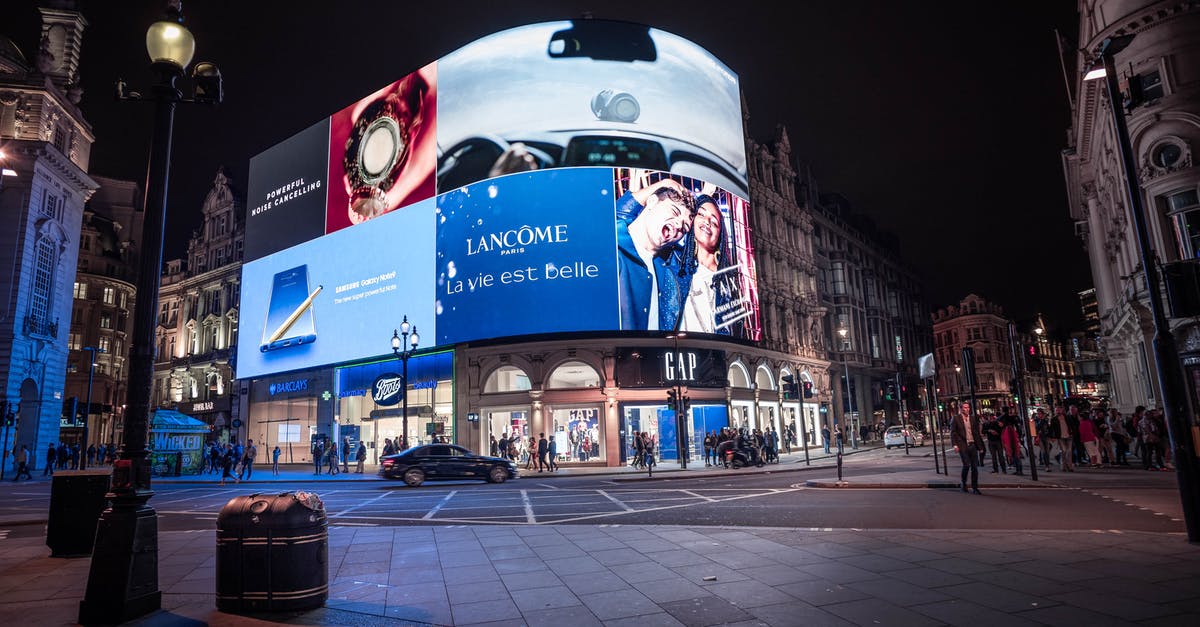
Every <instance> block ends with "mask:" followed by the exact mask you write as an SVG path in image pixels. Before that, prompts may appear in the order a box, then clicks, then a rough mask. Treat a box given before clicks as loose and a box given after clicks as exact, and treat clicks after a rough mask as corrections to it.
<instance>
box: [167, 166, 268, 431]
mask: <svg viewBox="0 0 1200 627" xmlns="http://www.w3.org/2000/svg"><path fill="white" fill-rule="evenodd" d="M201 212H202V214H203V220H204V221H203V223H202V224H201V226H200V229H199V230H197V231H196V232H194V233H192V237H191V239H190V240H189V241H188V251H187V259H186V260H184V259H172V260H170V261H168V262H167V267H166V271H165V272H164V273H163V277H162V284H161V287H160V291H159V313H158V328H157V331H156V337H157V342H158V351H157V354H158V360H157V362H156V363H155V365H154V391H153V392H154V395H153V403H154V405H155V406H156V407H169V408H172V409H177V410H179V411H181V412H183V413H185V414H188V415H190V416H193V417H195V418H198V419H200V420H203V421H204V422H206V423H208V424H209V425H210V427H211V428H212V432H213V437H214V438H217V439H222V440H225V439H227V438H228V437H229V430H230V429H231V428H233V420H234V419H235V418H236V417H237V415H238V402H237V398H238V395H237V392H236V390H237V386H236V385H235V384H234V379H235V378H236V377H235V375H234V363H233V362H234V354H235V351H234V348H235V346H236V345H237V339H238V298H239V286H240V282H241V267H242V243H243V239H242V238H243V233H244V230H245V229H244V225H245V208H244V203H243V201H242V200H241V199H240V198H238V197H237V196H236V195H235V194H234V191H233V189H232V188H231V187H230V185H229V179H228V178H227V177H226V176H225V173H224V171H218V172H217V176H216V178H215V179H214V180H213V187H212V189H211V190H209V192H208V195H207V196H206V197H205V198H204V205H203V206H202V208H201Z"/></svg>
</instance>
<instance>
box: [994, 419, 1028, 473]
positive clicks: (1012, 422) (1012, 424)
mask: <svg viewBox="0 0 1200 627" xmlns="http://www.w3.org/2000/svg"><path fill="white" fill-rule="evenodd" d="M1011 409H1012V408H1011V407H1008V406H1005V407H1004V415H1003V416H1001V417H1000V425H1001V426H1002V427H1003V429H1002V430H1001V431H1000V445H1001V448H1002V449H1003V452H1004V456H1005V457H1007V458H1008V464H1009V465H1010V466H1012V467H1013V474H1014V475H1022V476H1023V475H1024V474H1025V473H1024V472H1022V467H1021V436H1020V431H1019V430H1018V429H1017V425H1018V424H1020V419H1019V418H1017V417H1016V416H1014V415H1013V413H1012V411H1011ZM1030 463H1034V462H1030Z"/></svg>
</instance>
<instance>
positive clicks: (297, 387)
mask: <svg viewBox="0 0 1200 627" xmlns="http://www.w3.org/2000/svg"><path fill="white" fill-rule="evenodd" d="M307 390H308V379H295V380H293V381H282V382H279V383H272V384H271V386H270V387H269V388H267V391H268V392H269V393H270V394H271V396H275V395H276V394H283V393H284V392H305V391H307Z"/></svg>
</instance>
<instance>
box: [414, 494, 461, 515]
mask: <svg viewBox="0 0 1200 627" xmlns="http://www.w3.org/2000/svg"><path fill="white" fill-rule="evenodd" d="M455 494H458V490H451V491H450V493H449V494H447V495H446V497H445V498H443V499H442V500H441V501H438V504H437V505H434V506H433V509H431V510H429V513H427V514H425V515H424V516H422V517H421V520H429V519H430V518H433V515H434V514H436V513H438V510H439V509H442V506H443V505H445V504H446V503H449V502H450V499H451V498H454V495H455Z"/></svg>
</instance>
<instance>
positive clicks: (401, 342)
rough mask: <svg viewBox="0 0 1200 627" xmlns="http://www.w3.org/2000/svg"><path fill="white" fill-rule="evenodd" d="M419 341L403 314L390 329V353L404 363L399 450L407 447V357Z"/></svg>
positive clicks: (414, 328)
mask: <svg viewBox="0 0 1200 627" xmlns="http://www.w3.org/2000/svg"><path fill="white" fill-rule="evenodd" d="M420 342H421V336H419V335H417V327H416V326H411V327H410V325H409V324H408V316H407V315H406V316H404V320H403V321H402V322H401V323H400V328H399V329H393V330H392V354H394V355H395V356H396V357H397V358H399V359H400V361H401V363H403V364H404V370H403V371H402V372H401V376H402V377H403V378H404V387H403V390H402V391H403V393H402V395H401V397H400V398H401V403H403V404H402V405H401V406H400V408H401V409H400V411H402V412H403V413H404V415H403V416H402V417H401V419H400V424H401V427H400V428H401V429H403V431H404V433H403V434H402V435H401V442H398V443H397V444H396V446H398V447H400V450H402V451H403V450H406V449H407V448H408V358H409V357H411V356H412V352H413V351H415V350H417V345H418V344H420Z"/></svg>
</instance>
